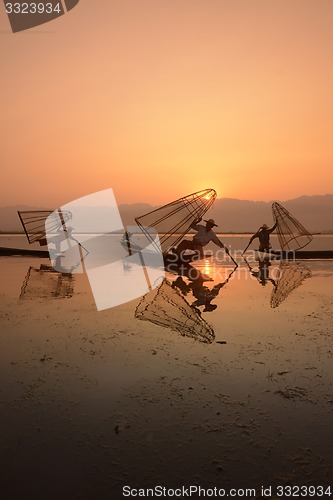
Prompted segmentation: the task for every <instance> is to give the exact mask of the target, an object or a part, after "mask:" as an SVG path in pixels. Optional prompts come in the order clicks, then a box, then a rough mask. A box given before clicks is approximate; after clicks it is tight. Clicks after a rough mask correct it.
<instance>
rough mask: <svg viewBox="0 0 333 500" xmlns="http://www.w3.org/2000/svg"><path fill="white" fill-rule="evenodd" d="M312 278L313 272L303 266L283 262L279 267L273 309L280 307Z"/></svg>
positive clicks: (273, 296) (272, 299)
mask: <svg viewBox="0 0 333 500" xmlns="http://www.w3.org/2000/svg"><path fill="white" fill-rule="evenodd" d="M310 276H311V271H310V270H309V269H308V268H307V267H305V266H303V264H300V263H299V262H296V263H294V264H292V263H290V262H289V261H286V260H284V261H282V262H281V263H280V267H279V273H278V279H277V280H276V284H275V288H274V289H273V291H272V295H271V307H273V308H275V307H278V306H279V305H280V304H281V303H282V302H283V301H284V300H286V298H287V297H288V296H289V295H290V294H291V292H293V291H294V290H296V288H298V287H299V286H300V285H301V284H302V283H303V281H304V280H305V279H307V278H309V277H310Z"/></svg>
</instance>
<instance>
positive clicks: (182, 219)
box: [135, 189, 216, 254]
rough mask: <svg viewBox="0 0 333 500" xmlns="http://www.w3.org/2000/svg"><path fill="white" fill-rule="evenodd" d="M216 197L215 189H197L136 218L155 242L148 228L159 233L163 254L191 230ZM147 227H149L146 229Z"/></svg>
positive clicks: (142, 228) (149, 237)
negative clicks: (192, 225)
mask: <svg viewBox="0 0 333 500" xmlns="http://www.w3.org/2000/svg"><path fill="white" fill-rule="evenodd" d="M215 198H216V191H215V190H214V189H204V190H203V191H197V192H196V193H192V194H190V195H188V196H184V197H183V198H179V200H176V201H173V202H172V203H168V204H167V205H164V206H162V207H160V208H157V209H156V210H153V211H151V212H149V213H147V214H145V215H142V216H141V217H137V218H136V219H135V221H136V223H137V224H138V226H139V227H140V228H141V230H142V231H143V232H144V233H145V234H146V236H147V238H148V239H149V240H150V241H151V242H152V243H153V244H154V242H153V241H152V239H151V236H150V234H149V231H148V230H147V229H149V228H154V229H155V230H156V231H157V233H158V234H159V238H160V244H161V248H162V252H163V254H165V253H167V251H168V250H169V249H170V247H171V246H175V245H177V243H179V241H180V240H181V239H182V238H183V237H184V236H185V234H186V233H188V231H189V230H190V226H191V224H192V223H193V222H194V221H195V219H198V218H200V217H203V215H204V214H205V213H206V212H207V210H208V209H209V208H210V207H211V206H212V204H213V203H214V200H215ZM146 228H147V229H146Z"/></svg>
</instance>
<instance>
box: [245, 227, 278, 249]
mask: <svg viewBox="0 0 333 500" xmlns="http://www.w3.org/2000/svg"><path fill="white" fill-rule="evenodd" d="M276 226H277V222H275V224H274V226H273V227H271V228H269V227H268V226H267V224H263V225H262V226H261V227H260V228H259V229H258V231H257V232H256V233H255V234H254V235H253V236H251V238H250V241H249V244H248V245H247V247H246V249H247V248H248V247H249V246H250V245H251V243H252V241H253V240H254V239H256V238H259V251H260V252H269V250H270V248H271V244H270V235H271V233H272V232H273V231H275V229H276ZM246 249H245V250H246ZM245 250H244V252H245ZM244 252H243V253H244Z"/></svg>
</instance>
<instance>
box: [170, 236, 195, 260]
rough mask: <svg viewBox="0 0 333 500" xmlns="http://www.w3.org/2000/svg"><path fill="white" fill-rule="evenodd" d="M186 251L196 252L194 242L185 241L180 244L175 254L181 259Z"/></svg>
mask: <svg viewBox="0 0 333 500" xmlns="http://www.w3.org/2000/svg"><path fill="white" fill-rule="evenodd" d="M185 250H194V248H193V241H189V240H183V241H181V242H180V243H179V245H178V246H177V248H176V249H175V252H176V254H177V255H178V257H180V256H181V254H182V253H183V252H185Z"/></svg>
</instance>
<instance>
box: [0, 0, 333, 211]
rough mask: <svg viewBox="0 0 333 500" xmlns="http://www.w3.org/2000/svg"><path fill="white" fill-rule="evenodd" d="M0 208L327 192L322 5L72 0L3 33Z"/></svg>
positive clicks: (332, 83)
mask: <svg viewBox="0 0 333 500" xmlns="http://www.w3.org/2000/svg"><path fill="white" fill-rule="evenodd" d="M0 7H1V10H0V40H1V48H0V51H1V92H2V105H1V118H0V126H1V169H2V170H1V171H2V176H1V177H2V182H1V185H2V189H1V201H0V204H1V205H14V204H18V203H20V204H21V203H23V204H27V205H35V206H36V205H38V206H50V207H54V206H59V205H61V204H63V203H66V202H69V201H71V200H73V199H75V198H77V197H80V196H83V195H86V194H89V193H92V192H94V191H98V190H101V189H106V188H108V187H112V188H113V189H114V191H115V195H116V198H117V200H118V202H120V203H124V202H126V203H134V202H148V203H152V204H160V203H164V202H168V201H171V200H172V199H175V198H178V197H179V196H182V195H185V194H188V193H190V192H193V191H196V190H199V189H203V188H206V187H213V188H215V189H216V190H217V192H218V196H219V197H237V198H246V199H253V200H271V199H280V200H286V199H289V198H293V197H297V196H300V195H302V194H309V195H311V194H326V193H329V192H331V193H332V191H333V189H332V185H333V168H332V166H333V140H332V136H333V98H332V88H333V64H332V63H333V30H332V22H333V2H332V0H316V1H315V2H314V1H313V0H292V1H291V0H98V1H94V0H80V3H79V4H78V6H77V7H75V8H74V9H73V10H72V11H71V12H69V13H68V14H66V15H65V16H63V17H62V18H59V19H57V20H55V21H52V22H50V23H48V24H45V25H43V26H40V27H39V28H36V29H34V30H29V31H26V32H22V33H17V34H12V33H11V31H10V26H9V22H8V19H7V17H6V14H5V11H4V7H3V5H2V3H1V5H0Z"/></svg>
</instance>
